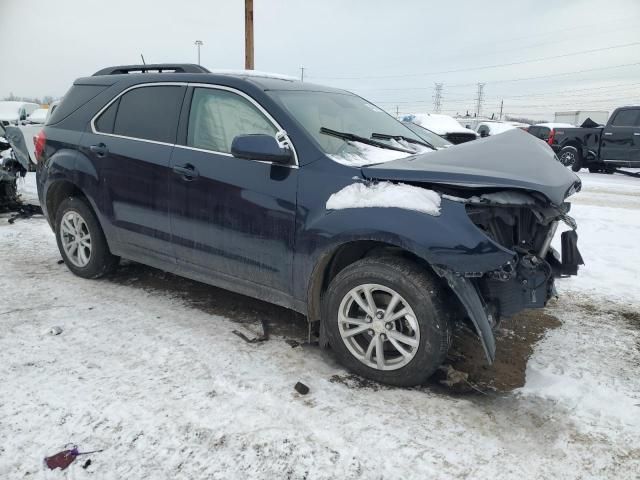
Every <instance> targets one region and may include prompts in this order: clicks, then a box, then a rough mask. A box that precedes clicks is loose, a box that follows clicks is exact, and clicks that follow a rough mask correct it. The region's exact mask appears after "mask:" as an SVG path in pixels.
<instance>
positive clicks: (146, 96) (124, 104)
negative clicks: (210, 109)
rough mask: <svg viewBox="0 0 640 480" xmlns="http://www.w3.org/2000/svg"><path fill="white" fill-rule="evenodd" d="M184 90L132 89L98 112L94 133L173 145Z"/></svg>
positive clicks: (158, 86)
mask: <svg viewBox="0 0 640 480" xmlns="http://www.w3.org/2000/svg"><path fill="white" fill-rule="evenodd" d="M185 90H186V89H185V87H182V86H177V85H156V86H148V87H139V88H134V89H133V90H130V91H128V92H127V93H125V94H124V95H122V96H121V97H120V98H119V99H118V100H116V101H115V102H114V103H112V104H111V105H110V106H109V108H107V109H106V110H105V111H104V112H102V114H101V115H100V116H99V117H98V118H97V119H96V122H95V127H96V130H97V131H98V133H112V134H114V135H122V136H124V137H132V138H139V139H142V140H153V141H156V142H164V143H172V144H173V143H175V142H176V134H177V129H178V119H179V116H180V107H181V106H182V100H183V97H184V93H185Z"/></svg>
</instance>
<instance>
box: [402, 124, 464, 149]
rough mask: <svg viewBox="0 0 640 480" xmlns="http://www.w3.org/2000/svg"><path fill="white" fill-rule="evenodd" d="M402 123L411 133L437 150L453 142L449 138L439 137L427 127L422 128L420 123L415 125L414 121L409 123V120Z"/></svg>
mask: <svg viewBox="0 0 640 480" xmlns="http://www.w3.org/2000/svg"><path fill="white" fill-rule="evenodd" d="M402 123H403V125H405V126H406V127H407V128H408V129H409V130H411V131H412V132H413V133H415V134H416V135H418V136H419V137H420V138H422V139H423V140H426V141H427V142H429V143H430V144H431V145H433V146H434V147H435V148H437V149H438V150H440V149H441V148H448V147H450V146H451V145H453V143H451V142H450V141H449V140H447V139H446V138H443V137H441V136H440V135H438V134H437V133H434V132H432V131H431V130H429V129H428V128H424V127H422V126H420V125H416V124H415V123H411V122H402Z"/></svg>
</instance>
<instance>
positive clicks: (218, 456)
mask: <svg viewBox="0 0 640 480" xmlns="http://www.w3.org/2000/svg"><path fill="white" fill-rule="evenodd" d="M582 178H583V180H584V189H583V191H582V192H581V193H579V194H577V195H576V196H575V198H574V199H573V200H574V209H573V212H572V214H573V215H574V216H575V217H576V219H577V221H578V222H579V231H580V246H581V249H582V252H583V256H584V257H585V261H586V263H587V265H586V267H585V268H584V269H583V270H582V271H581V274H580V276H579V277H578V278H576V279H572V280H565V281H563V282H559V284H560V293H561V298H560V300H559V301H557V302H555V303H554V304H553V305H552V306H550V308H548V309H546V313H548V314H550V315H554V316H556V317H557V318H558V319H559V320H560V321H561V326H560V327H559V328H556V329H554V330H548V331H547V333H546V335H545V337H544V339H543V340H542V341H541V342H539V343H538V344H537V345H536V347H535V350H534V353H533V356H532V357H531V359H530V360H529V365H528V367H527V381H526V384H525V386H524V387H523V388H521V389H519V390H516V391H513V392H507V393H502V394H485V395H480V394H477V395H466V396H460V395H454V394H452V393H450V392H448V391H446V390H443V389H441V388H438V387H437V386H435V385H428V386H425V387H422V388H415V389H399V388H385V387H379V386H376V385H372V384H369V383H367V382H361V381H358V379H357V378H354V377H352V376H350V375H348V374H347V372H345V371H344V370H343V369H342V368H341V367H340V366H339V365H337V364H336V363H335V361H334V360H333V359H332V356H331V353H330V352H327V351H322V350H319V349H318V348H316V347H307V346H297V347H295V348H294V347H292V346H291V344H290V343H288V342H286V341H285V340H291V339H292V338H293V339H294V340H297V341H299V342H302V341H303V340H304V324H303V323H301V322H300V318H299V317H298V316H296V315H294V314H292V313H291V312H289V311H287V310H284V309H280V308H277V307H273V306H269V305H266V304H263V303H261V302H257V301H254V300H251V299H247V298H245V297H241V296H239V295H234V294H231V293H228V292H225V291H223V290H219V289H215V288H211V287H206V286H204V285H200V284H196V283H194V282H189V281H186V280H184V281H183V280H181V279H178V278H177V277H174V276H171V275H167V274H162V273H160V272H157V271H155V270H152V269H149V268H146V267H142V266H137V265H132V264H129V265H124V266H123V267H121V269H120V270H119V271H118V272H117V273H116V274H115V275H114V276H113V277H111V278H109V279H104V280H99V281H88V280H83V279H80V278H78V277H75V276H73V275H72V274H71V273H70V272H69V271H68V270H67V269H66V267H65V266H64V265H59V264H58V263H57V261H58V259H59V258H60V255H59V254H58V251H57V248H56V245H55V240H54V237H53V235H52V233H51V231H50V229H49V227H48V226H47V224H46V222H45V221H44V219H42V218H37V217H34V218H31V219H28V220H17V221H16V222H15V224H13V225H9V224H8V223H7V222H6V216H3V217H0V292H2V294H1V295H2V296H0V298H1V300H0V379H1V381H2V383H1V387H0V478H3V479H4V478H6V479H21V478H71V479H84V478H99V479H123V478H127V479H142V478H149V479H164V478H167V479H200V478H220V479H233V478H269V479H271V478H278V479H279V478H292V479H297V478H310V479H311V478H363V479H369V478H372V479H380V478H385V479H394V478H419V479H425V478H429V479H431V478H434V479H435V478H438V479H441V478H444V479H448V478H451V479H462V478H468V479H477V478H500V479H504V478H516V479H524V478H526V479H529V478H544V479H547V478H562V479H604V478H611V479H634V478H640V476H639V472H640V375H639V374H638V372H639V367H640V351H639V346H640V319H639V315H638V314H639V311H640V277H639V276H638V275H639V273H638V272H639V271H640V255H638V253H637V245H638V239H639V238H640V180H638V179H631V178H626V177H621V176H617V175H616V176H607V175H597V174H583V175H582ZM32 179H33V178H32V176H31V175H29V176H28V177H27V182H26V185H23V186H22V188H23V191H25V190H26V192H27V194H28V195H29V196H30V197H31V198H33V192H34V189H33V182H32ZM260 320H267V321H268V322H269V324H270V325H272V326H276V327H278V326H280V327H282V328H281V329H280V330H278V328H275V330H274V334H273V335H272V336H271V339H270V340H268V341H266V342H262V343H255V344H249V343H246V342H244V341H243V340H242V339H240V338H239V337H238V336H236V335H234V334H233V333H232V331H233V330H235V329H242V328H244V329H251V328H254V327H255V326H256V325H258V324H259V322H260ZM292 321H293V325H294V326H293V327H292V328H290V329H286V328H284V327H283V325H288V324H290V323H291V322H292ZM52 326H60V327H61V328H62V329H63V331H62V333H61V334H59V335H51V334H49V333H48V330H49V329H50V328H51V327H52ZM298 381H301V382H303V383H305V384H306V385H308V386H309V387H310V389H311V391H310V393H309V394H308V395H306V396H301V395H299V394H298V393H296V392H295V391H294V389H293V386H294V384H295V383H296V382H298ZM69 442H73V443H77V444H78V445H79V446H80V448H81V449H84V450H93V449H104V451H103V452H101V453H96V454H93V455H91V456H90V457H89V458H91V460H92V464H91V465H90V466H89V467H88V468H87V469H86V470H85V469H83V468H82V465H83V464H84V462H85V460H86V458H87V457H81V458H80V459H78V460H77V461H76V463H74V464H73V465H72V466H71V467H70V468H69V470H68V471H66V472H60V471H56V472H45V471H44V470H43V469H42V458H43V457H44V456H45V455H50V454H53V453H55V452H57V451H59V450H61V449H62V447H63V446H64V445H65V444H67V443H69Z"/></svg>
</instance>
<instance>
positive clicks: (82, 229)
mask: <svg viewBox="0 0 640 480" xmlns="http://www.w3.org/2000/svg"><path fill="white" fill-rule="evenodd" d="M60 239H61V240H62V247H63V248H64V251H65V253H66V255H67V259H68V260H69V261H70V262H71V263H72V264H73V265H75V266H76V267H80V268H83V267H86V266H87V264H88V263H89V260H91V235H90V233H89V227H87V222H85V220H84V218H82V217H81V216H80V214H79V213H78V212H75V211H73V210H71V211H68V212H66V213H65V214H64V216H63V217H62V222H61V224H60Z"/></svg>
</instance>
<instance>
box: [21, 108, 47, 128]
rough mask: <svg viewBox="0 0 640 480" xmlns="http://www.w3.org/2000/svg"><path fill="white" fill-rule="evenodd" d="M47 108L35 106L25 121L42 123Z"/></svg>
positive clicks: (45, 117) (44, 119) (45, 116)
mask: <svg viewBox="0 0 640 480" xmlns="http://www.w3.org/2000/svg"><path fill="white" fill-rule="evenodd" d="M48 113H49V109H48V108H37V109H35V110H34V111H33V112H31V115H29V116H28V117H27V120H26V123H37V124H41V125H42V124H44V122H45V121H46V120H47V114H48Z"/></svg>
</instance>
